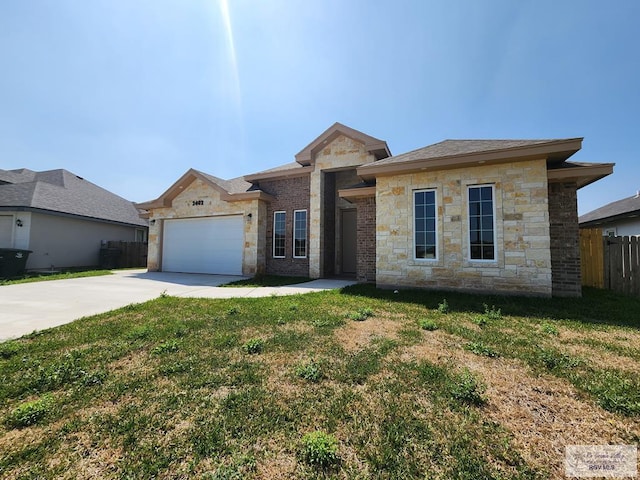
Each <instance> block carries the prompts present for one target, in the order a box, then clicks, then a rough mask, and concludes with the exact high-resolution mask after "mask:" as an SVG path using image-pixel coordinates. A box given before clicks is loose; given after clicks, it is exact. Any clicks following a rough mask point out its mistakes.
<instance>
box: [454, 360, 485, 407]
mask: <svg viewBox="0 0 640 480" xmlns="http://www.w3.org/2000/svg"><path fill="white" fill-rule="evenodd" d="M449 388H450V390H449V392H450V394H451V397H452V398H453V399H454V400H457V401H459V402H462V403H468V404H471V405H483V404H484V403H485V402H486V401H487V400H486V398H485V397H484V396H483V393H484V391H485V389H486V387H485V386H484V385H483V384H482V383H480V382H479V381H478V379H477V378H476V377H475V376H474V375H473V374H472V373H471V372H470V371H469V370H466V369H465V370H464V371H463V372H462V373H461V374H459V375H457V376H455V377H453V378H452V379H451V381H450V387H449Z"/></svg>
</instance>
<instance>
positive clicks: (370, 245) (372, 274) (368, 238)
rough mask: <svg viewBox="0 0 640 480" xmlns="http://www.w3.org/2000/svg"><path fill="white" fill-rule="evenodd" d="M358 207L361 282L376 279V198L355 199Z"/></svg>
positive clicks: (369, 281) (358, 275) (359, 275)
mask: <svg viewBox="0 0 640 480" xmlns="http://www.w3.org/2000/svg"><path fill="white" fill-rule="evenodd" d="M354 203H355V204H356V207H357V209H358V227H357V228H358V259H357V265H358V274H357V280H358V281H359V282H367V283H372V282H375V281H376V198H375V197H373V196H371V197H360V198H356V199H355V200H354Z"/></svg>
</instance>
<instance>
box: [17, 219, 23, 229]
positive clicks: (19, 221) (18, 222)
mask: <svg viewBox="0 0 640 480" xmlns="http://www.w3.org/2000/svg"><path fill="white" fill-rule="evenodd" d="M16 226H18V227H21V226H22V220H20V219H19V218H17V219H16Z"/></svg>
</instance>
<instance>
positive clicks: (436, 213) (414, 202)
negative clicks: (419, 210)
mask: <svg viewBox="0 0 640 480" xmlns="http://www.w3.org/2000/svg"><path fill="white" fill-rule="evenodd" d="M423 192H433V201H434V209H435V230H434V234H435V247H436V251H435V256H434V257H433V258H418V257H416V233H417V232H416V194H417V193H423ZM411 195H412V196H413V202H412V205H413V206H412V208H413V211H412V215H411V217H412V219H413V220H412V221H413V225H412V228H411V230H412V232H413V238H412V241H411V243H412V249H413V255H412V256H413V259H414V260H415V261H416V262H437V261H438V258H439V255H438V252H439V251H440V244H439V238H438V233H439V232H438V223H439V218H438V190H437V189H435V188H422V189H420V190H413V191H412V192H411Z"/></svg>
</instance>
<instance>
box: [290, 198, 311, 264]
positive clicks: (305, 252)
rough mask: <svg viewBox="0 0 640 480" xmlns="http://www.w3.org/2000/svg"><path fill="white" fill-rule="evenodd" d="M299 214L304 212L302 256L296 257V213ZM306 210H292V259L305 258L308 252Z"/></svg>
mask: <svg viewBox="0 0 640 480" xmlns="http://www.w3.org/2000/svg"><path fill="white" fill-rule="evenodd" d="M299 212H304V255H296V240H297V237H296V213H299ZM307 217H308V215H307V210H306V209H302V210H294V211H293V246H292V250H293V252H292V253H293V258H307V253H308V250H309V240H308V236H309V227H308V226H307Z"/></svg>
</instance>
